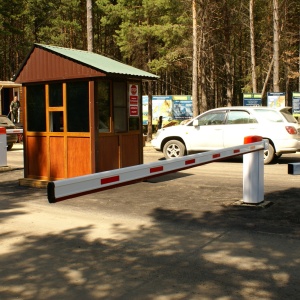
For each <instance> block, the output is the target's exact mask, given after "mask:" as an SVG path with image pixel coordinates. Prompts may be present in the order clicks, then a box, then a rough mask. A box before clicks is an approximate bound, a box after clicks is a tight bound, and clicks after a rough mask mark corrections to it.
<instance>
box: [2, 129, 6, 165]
mask: <svg viewBox="0 0 300 300" xmlns="http://www.w3.org/2000/svg"><path fill="white" fill-rule="evenodd" d="M6 166H7V145H6V129H5V128H4V127H0V167H6Z"/></svg>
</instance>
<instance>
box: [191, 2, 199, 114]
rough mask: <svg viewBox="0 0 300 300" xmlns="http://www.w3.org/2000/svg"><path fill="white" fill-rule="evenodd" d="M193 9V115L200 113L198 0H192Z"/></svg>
mask: <svg viewBox="0 0 300 300" xmlns="http://www.w3.org/2000/svg"><path fill="white" fill-rule="evenodd" d="M192 11H193V75H192V76H193V83H192V99H193V116H194V117H196V116H197V115H198V114H199V105H198V51H197V50H198V47H197V45H198V40H197V8H196V0H193V1H192Z"/></svg>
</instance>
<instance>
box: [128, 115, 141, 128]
mask: <svg viewBox="0 0 300 300" xmlns="http://www.w3.org/2000/svg"><path fill="white" fill-rule="evenodd" d="M139 125H140V124H139V118H129V130H139V129H140V126H139Z"/></svg>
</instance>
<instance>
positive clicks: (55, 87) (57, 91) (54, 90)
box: [49, 83, 63, 107]
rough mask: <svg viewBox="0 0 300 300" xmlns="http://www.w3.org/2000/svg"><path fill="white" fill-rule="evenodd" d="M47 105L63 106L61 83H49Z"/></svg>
mask: <svg viewBox="0 0 300 300" xmlns="http://www.w3.org/2000/svg"><path fill="white" fill-rule="evenodd" d="M49 106H50V107H57V106H63V91H62V84H61V83H51V84H49Z"/></svg>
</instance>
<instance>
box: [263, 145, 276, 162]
mask: <svg viewBox="0 0 300 300" xmlns="http://www.w3.org/2000/svg"><path fill="white" fill-rule="evenodd" d="M274 158H275V150H274V147H273V146H272V145H271V143H269V147H268V149H266V150H264V164H265V165H267V164H269V163H271V162H272V161H273V160H274Z"/></svg>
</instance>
